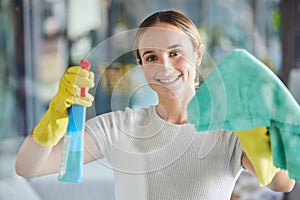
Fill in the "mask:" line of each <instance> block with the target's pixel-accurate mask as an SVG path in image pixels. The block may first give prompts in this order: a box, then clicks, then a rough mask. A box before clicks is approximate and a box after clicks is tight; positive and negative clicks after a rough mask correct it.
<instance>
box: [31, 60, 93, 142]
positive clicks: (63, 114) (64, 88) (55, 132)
mask: <svg viewBox="0 0 300 200" xmlns="http://www.w3.org/2000/svg"><path fill="white" fill-rule="evenodd" d="M94 85H95V84H94V73H93V72H90V71H87V70H85V69H83V68H81V67H80V66H74V67H70V68H68V70H67V71H66V72H65V73H64V75H63V77H62V78H61V80H60V83H59V88H58V91H57V93H56V95H55V96H54V97H53V98H52V100H51V101H50V105H49V109H48V111H47V112H46V113H45V115H44V116H43V117H42V119H41V120H40V122H39V123H38V124H37V125H36V127H35V128H34V130H33V139H34V141H35V142H36V143H38V144H40V145H42V146H54V145H56V144H57V143H58V142H59V140H60V139H61V138H62V137H63V135H64V134H65V132H66V130H67V126H68V121H69V116H68V108H70V107H71V105H72V104H77V105H81V106H84V107H90V106H92V103H93V100H94V97H93V96H92V95H91V94H89V93H87V94H86V96H85V97H82V96H81V95H80V89H81V88H92V87H94Z"/></svg>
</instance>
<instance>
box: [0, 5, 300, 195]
mask: <svg viewBox="0 0 300 200" xmlns="http://www.w3.org/2000/svg"><path fill="white" fill-rule="evenodd" d="M164 9H176V10H179V11H182V12H183V13H185V14H186V15H187V16H188V17H190V18H191V19H192V20H193V21H194V23H195V24H196V25H197V27H198V29H199V31H200V33H201V35H202V38H203V41H204V45H205V48H206V55H207V56H208V57H209V59H208V60H209V63H215V64H217V63H218V62H219V61H220V60H221V59H222V58H224V57H225V56H226V55H228V54H229V53H230V52H231V51H232V50H233V49H235V48H245V49H247V50H248V51H249V52H251V53H252V54H253V55H254V56H256V57H257V58H259V59H260V60H261V61H263V62H264V63H265V64H266V65H267V66H269V67H270V68H271V69H272V70H273V71H274V72H275V73H276V74H277V75H278V76H279V78H280V79H281V80H282V81H283V82H284V83H285V84H286V86H287V87H288V88H289V89H290V91H291V92H292V94H293V95H294V97H295V98H296V100H297V101H298V102H300V89H299V88H300V0H284V1H283V0H281V1H280V0H212V1H208V0H186V1H183V0H163V1H162V0H72V1H71V0H0V105H1V113H2V114H1V115H0V200H6V199H7V200H8V199H9V200H15V199H23V200H24V199H31V200H34V199H43V200H44V199H49V200H50V199H60V198H61V199H73V200H76V199H105V200H110V199H114V194H113V188H114V185H113V174H112V171H111V169H109V167H106V166H105V164H103V163H99V162H95V163H93V164H89V165H87V166H86V168H87V169H86V170H85V174H84V182H83V183H82V184H80V185H74V184H67V183H59V182H58V181H56V177H57V175H50V176H46V177H41V178H35V179H31V180H28V179H24V178H21V177H18V176H17V175H16V174H15V171H14V162H15V156H16V154H17V151H18V149H19V147H20V144H21V143H22V141H23V139H24V137H25V136H26V135H27V134H28V133H29V132H30V131H31V129H32V128H33V127H34V126H35V124H36V123H37V122H38V121H39V119H40V118H41V116H42V115H43V114H44V113H45V111H46V110H47V107H48V103H49V100H50V99H51V98H52V96H53V95H54V94H55V92H56V90H57V87H58V82H59V79H60V77H61V76H62V74H63V73H64V71H65V70H66V68H67V67H68V66H71V65H78V64H79V62H80V60H81V59H82V58H87V59H88V60H89V61H90V62H91V63H92V67H93V68H92V70H93V71H94V72H96V75H97V76H96V81H97V87H95V88H94V89H93V91H92V93H93V94H94V95H95V105H94V106H93V108H92V109H90V110H88V116H87V118H90V117H93V116H95V115H96V114H101V113H105V112H109V111H112V110H115V109H123V108H124V107H126V106H129V107H132V108H134V109H136V108H140V107H144V106H148V105H150V104H155V103H156V102H157V98H156V96H155V94H154V93H153V92H151V90H150V89H149V88H148V87H147V85H145V80H144V77H143V74H142V73H141V71H140V70H139V68H138V67H137V66H136V63H135V60H134V57H133V55H132V52H131V47H132V46H131V45H132V41H133V36H134V29H135V28H137V27H138V25H139V23H140V22H141V21H142V20H143V19H144V18H145V17H147V16H148V15H150V14H152V13H153V12H155V11H158V10H164ZM202 65H205V63H204V64H202ZM140 86H142V87H140ZM299 188H300V187H299V184H298V183H297V185H296V187H295V189H294V190H293V191H292V192H291V193H289V194H284V193H274V192H271V191H270V190H268V189H267V188H259V187H258V183H257V181H256V179H254V178H253V177H252V176H250V175H249V174H246V173H245V174H242V176H241V177H240V178H239V180H238V183H237V185H236V187H235V189H234V193H233V195H232V199H299V195H300V189H299ZM250 196H251V197H250Z"/></svg>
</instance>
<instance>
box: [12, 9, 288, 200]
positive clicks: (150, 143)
mask: <svg viewBox="0 0 300 200" xmlns="http://www.w3.org/2000/svg"><path fill="white" fill-rule="evenodd" d="M203 51H204V50H203V45H202V43H201V40H200V36H199V33H198V32H197V29H196V26H195V25H194V24H193V23H192V22H191V20H190V19H189V18H187V17H186V16H185V15H183V14H182V13H180V12H178V11H174V10H168V11H161V12H157V13H154V14H153V15H151V16H150V17H149V18H147V19H145V20H144V22H142V24H141V26H140V29H139V30H138V32H137V35H136V41H135V55H136V60H137V62H138V63H139V65H140V66H141V67H142V69H143V71H144V74H145V77H146V79H147V82H148V84H149V85H150V86H151V88H152V89H153V90H154V91H155V92H156V93H157V94H158V100H159V101H158V104H157V105H153V106H150V107H148V108H145V109H139V110H132V109H130V108H127V109H125V110H124V111H123V110H122V111H121V110H120V111H114V112H110V113H106V114H102V115H98V116H96V117H94V118H92V119H90V120H88V121H87V122H86V127H85V140H84V142H85V145H84V146H85V150H84V152H85V156H84V159H85V163H88V162H92V161H95V160H97V159H106V160H107V162H108V163H109V165H110V167H111V168H112V169H113V170H114V175H115V196H116V199H118V200H120V199H121V200H123V199H125V200H127V199H128V200H129V199H130V200H135V199H136V200H140V199H180V200H183V199H188V200H196V199H197V200H199V199H203V200H205V199H206V200H207V199H230V196H231V193H232V190H233V188H234V185H235V182H236V180H237V178H238V176H239V175H240V173H241V172H242V171H243V167H242V164H243V165H244V166H246V167H249V166H250V167H249V168H247V169H249V170H251V163H250V164H249V160H248V159H247V157H246V156H245V155H244V153H243V149H242V147H241V145H240V142H239V140H238V137H237V136H236V135H235V134H233V133H232V132H231V131H226V130H217V131H204V132H201V133H200V132H197V131H196V129H195V127H194V125H192V124H190V123H188V120H187V119H188V118H187V110H186V108H187V105H188V103H189V101H190V100H191V98H192V97H194V95H195V88H194V80H195V78H196V73H197V70H196V67H197V66H198V65H199V64H200V63H201V60H202V55H203ZM90 73H91V72H90ZM90 73H85V75H84V76H83V75H81V74H80V73H78V74H76V71H75V72H74V74H72V77H73V78H74V77H75V78H74V79H75V80H81V81H79V82H76V83H72V82H71V83H68V84H65V87H67V88H66V91H73V90H76V88H78V85H77V84H80V83H83V82H87V83H89V84H87V85H79V86H80V87H92V86H93V82H94V80H93V75H92V74H90ZM62 80H70V77H69V75H68V73H65V74H64V75H63V78H62ZM64 91H65V90H64ZM58 93H59V94H61V95H60V101H59V102H55V104H56V106H54V103H53V102H52V103H50V105H52V106H51V107H50V109H52V110H49V111H48V112H47V113H48V116H50V117H44V118H42V120H41V122H40V123H43V124H45V127H48V129H45V130H44V131H42V130H41V129H36V128H35V129H34V130H33V131H32V132H31V134H29V136H28V137H27V138H26V140H25V142H24V143H23V146H22V148H21V150H20V152H19V155H18V159H17V162H16V170H17V173H18V174H20V175H22V176H26V177H35V176H40V175H44V174H49V173H53V172H57V171H58V169H59V166H60V156H57V155H61V153H62V145H63V142H62V139H61V136H62V135H63V134H61V130H63V129H64V128H66V126H67V124H66V123H64V122H65V120H64V119H65V118H66V113H67V111H68V105H69V104H70V101H74V99H75V100H76V101H78V102H79V103H81V104H83V105H85V104H86V105H90V104H91V102H92V101H93V99H92V98H88V99H80V97H76V96H74V95H73V94H72V93H70V94H66V95H65V96H64V95H63V94H64V93H63V94H62V92H60V91H59V92H58ZM65 93H66V92H65ZM70 96H71V97H72V98H70ZM71 103H72V102H71ZM84 103H85V104H84ZM49 113H50V114H51V115H50V114H49ZM46 116H47V114H46ZM53 133H57V134H53ZM39 135H42V136H43V139H45V138H46V139H47V140H49V143H50V144H52V145H50V146H43V145H42V144H41V143H39V140H38V137H39ZM49 136H51V137H49ZM33 138H35V140H33ZM58 140H59V142H58V143H56V142H53V141H58ZM242 162H243V163H242ZM279 182H281V183H282V184H286V185H287V186H290V187H292V186H293V182H292V181H291V180H290V179H289V178H288V176H287V175H286V174H279V175H278V176H276V180H275V181H274V184H275V185H276V184H278V183H279ZM290 187H285V190H288V189H290ZM286 188H288V189H286Z"/></svg>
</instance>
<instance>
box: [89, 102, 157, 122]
mask: <svg viewBox="0 0 300 200" xmlns="http://www.w3.org/2000/svg"><path fill="white" fill-rule="evenodd" d="M151 109H153V107H152V106H151V107H149V108H143V109H138V110H133V109H131V108H129V107H127V108H125V109H124V110H117V111H113V112H108V113H104V114H100V115H97V116H95V117H93V118H91V119H89V120H88V121H87V122H86V125H87V126H95V125H97V126H99V125H102V126H114V125H122V126H124V125H125V124H127V125H128V124H132V123H131V122H134V123H138V124H139V123H143V121H145V120H146V119H147V118H148V116H150V114H149V113H150V112H151Z"/></svg>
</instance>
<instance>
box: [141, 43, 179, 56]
mask: <svg viewBox="0 0 300 200" xmlns="http://www.w3.org/2000/svg"><path fill="white" fill-rule="evenodd" d="M177 47H183V46H182V45H180V44H174V45H171V46H169V47H168V48H167V49H168V50H169V49H174V48H177ZM150 53H154V51H152V50H150V51H145V52H144V53H143V54H142V57H144V55H146V54H150Z"/></svg>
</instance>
